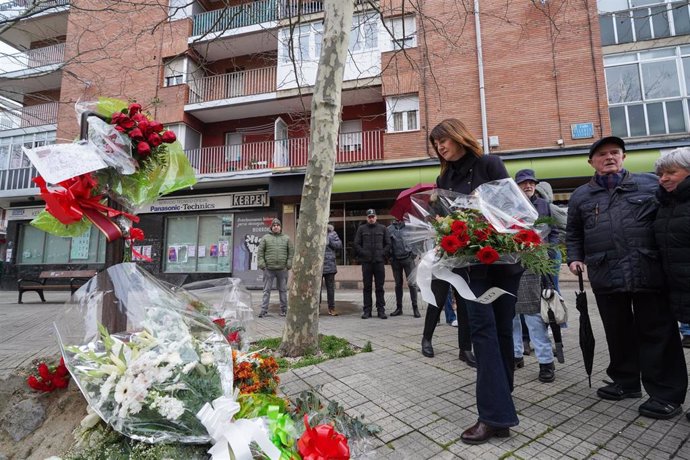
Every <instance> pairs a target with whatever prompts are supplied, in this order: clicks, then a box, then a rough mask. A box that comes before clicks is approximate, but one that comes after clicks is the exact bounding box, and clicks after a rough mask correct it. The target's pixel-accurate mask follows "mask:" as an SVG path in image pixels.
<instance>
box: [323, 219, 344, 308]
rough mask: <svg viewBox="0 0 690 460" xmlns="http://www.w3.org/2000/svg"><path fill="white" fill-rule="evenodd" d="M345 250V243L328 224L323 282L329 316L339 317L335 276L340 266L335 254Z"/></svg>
mask: <svg viewBox="0 0 690 460" xmlns="http://www.w3.org/2000/svg"><path fill="white" fill-rule="evenodd" d="M341 249H343V242H342V241H340V237H339V236H338V234H337V233H336V232H335V228H334V227H333V225H331V224H328V227H327V231H326V249H325V253H324V256H323V281H324V284H325V285H326V298H327V301H328V314H329V315H330V316H338V314H337V313H336V312H335V274H336V273H338V266H337V265H336V263H335V252H336V251H340V250H341Z"/></svg>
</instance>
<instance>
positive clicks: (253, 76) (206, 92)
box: [189, 67, 276, 104]
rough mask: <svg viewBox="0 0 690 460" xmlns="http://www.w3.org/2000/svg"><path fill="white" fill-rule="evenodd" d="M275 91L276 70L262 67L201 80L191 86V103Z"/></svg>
mask: <svg viewBox="0 0 690 460" xmlns="http://www.w3.org/2000/svg"><path fill="white" fill-rule="evenodd" d="M275 90H276V68H275V67H262V68H260V69H251V70H242V71H240V72H232V73H226V74H222V75H214V76H211V77H203V78H200V79H198V80H196V81H194V82H192V83H191V84H190V91H189V102H190V103H192V104H195V103H199V102H208V101H216V100H220V99H229V98H232V97H242V96H251V95H253V94H264V93H272V92H274V91H275Z"/></svg>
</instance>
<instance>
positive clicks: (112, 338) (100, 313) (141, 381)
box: [55, 263, 233, 443]
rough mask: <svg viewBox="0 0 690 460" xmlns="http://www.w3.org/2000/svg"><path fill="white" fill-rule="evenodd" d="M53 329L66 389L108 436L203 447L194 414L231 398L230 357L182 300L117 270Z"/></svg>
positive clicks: (93, 284) (87, 288)
mask: <svg viewBox="0 0 690 460" xmlns="http://www.w3.org/2000/svg"><path fill="white" fill-rule="evenodd" d="M55 328H56V331H57V335H58V339H59V342H60V348H61V351H62V354H63V357H64V361H65V364H66V366H67V368H68V369H69V371H70V373H71V374H72V377H73V378H74V381H75V382H76V383H77V385H78V386H79V388H80V389H81V391H82V393H83V394H84V397H85V398H86V400H87V402H88V403H89V406H90V407H91V408H92V409H93V410H94V411H95V412H96V413H97V414H98V415H99V416H100V417H101V418H102V419H103V420H104V421H105V422H106V423H108V424H109V425H111V426H112V427H113V428H114V429H115V430H117V431H119V432H120V433H122V434H124V435H126V436H129V437H131V438H133V439H136V440H141V441H146V442H151V443H154V442H183V443H203V442H208V441H209V440H210V439H211V438H210V436H209V434H208V433H207V431H206V429H205V428H204V426H203V425H202V424H201V422H200V421H199V419H198V418H197V413H198V412H199V410H200V409H201V408H202V407H203V406H204V404H206V403H208V402H211V401H214V400H215V399H217V398H219V397H223V396H225V397H227V396H231V395H232V381H233V380H232V351H231V348H230V346H229V345H228V343H227V341H226V340H225V338H224V337H223V335H222V333H221V332H220V331H219V329H218V328H217V327H216V325H215V324H213V322H212V321H211V320H210V319H208V318H207V317H206V316H204V315H202V314H199V313H198V312H197V311H196V310H195V309H194V308H192V307H191V306H190V305H189V303H188V301H187V299H186V298H184V297H183V296H180V295H179V294H176V293H174V292H172V291H171V290H170V289H168V288H167V287H165V286H164V285H162V284H161V283H159V282H158V281H157V280H156V279H155V278H153V277H152V276H151V275H150V274H148V273H147V272H146V271H144V270H142V269H140V268H139V267H138V266H137V265H135V264H131V263H129V264H119V265H115V266H112V267H109V268H108V269H106V270H105V271H104V272H102V273H100V274H99V275H97V276H96V277H94V278H92V279H91V280H90V281H89V282H88V283H86V284H85V285H84V286H83V287H82V288H80V289H79V290H78V291H77V292H76V293H75V295H74V296H73V297H72V300H71V301H70V302H68V304H67V309H66V311H65V313H64V314H63V315H62V316H61V317H60V318H59V319H58V320H57V321H56V323H55Z"/></svg>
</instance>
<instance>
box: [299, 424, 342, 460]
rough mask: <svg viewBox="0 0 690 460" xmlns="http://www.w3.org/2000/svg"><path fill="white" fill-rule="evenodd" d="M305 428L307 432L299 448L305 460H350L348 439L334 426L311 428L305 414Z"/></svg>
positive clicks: (301, 439) (300, 440) (300, 439)
mask: <svg viewBox="0 0 690 460" xmlns="http://www.w3.org/2000/svg"><path fill="white" fill-rule="evenodd" d="M304 426H305V427H306V428H307V430H306V431H305V432H304V434H303V435H302V437H301V438H299V441H297V448H298V449H299V453H300V455H301V456H302V459H303V460H348V459H349V458H350V447H349V446H348V445H347V438H346V437H345V436H343V435H342V434H340V433H338V432H337V431H335V428H333V426H332V425H317V426H315V427H314V428H312V427H310V426H309V418H308V417H307V414H304Z"/></svg>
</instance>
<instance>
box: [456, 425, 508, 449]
mask: <svg viewBox="0 0 690 460" xmlns="http://www.w3.org/2000/svg"><path fill="white" fill-rule="evenodd" d="M509 436H510V428H497V427H493V426H489V425H487V424H486V423H484V422H477V423H476V424H475V425H474V426H472V427H470V428H468V429H466V430H465V431H463V432H462V435H461V436H460V440H462V442H464V443H465V444H484V443H485V442H487V441H488V440H489V439H491V438H507V437H509Z"/></svg>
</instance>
